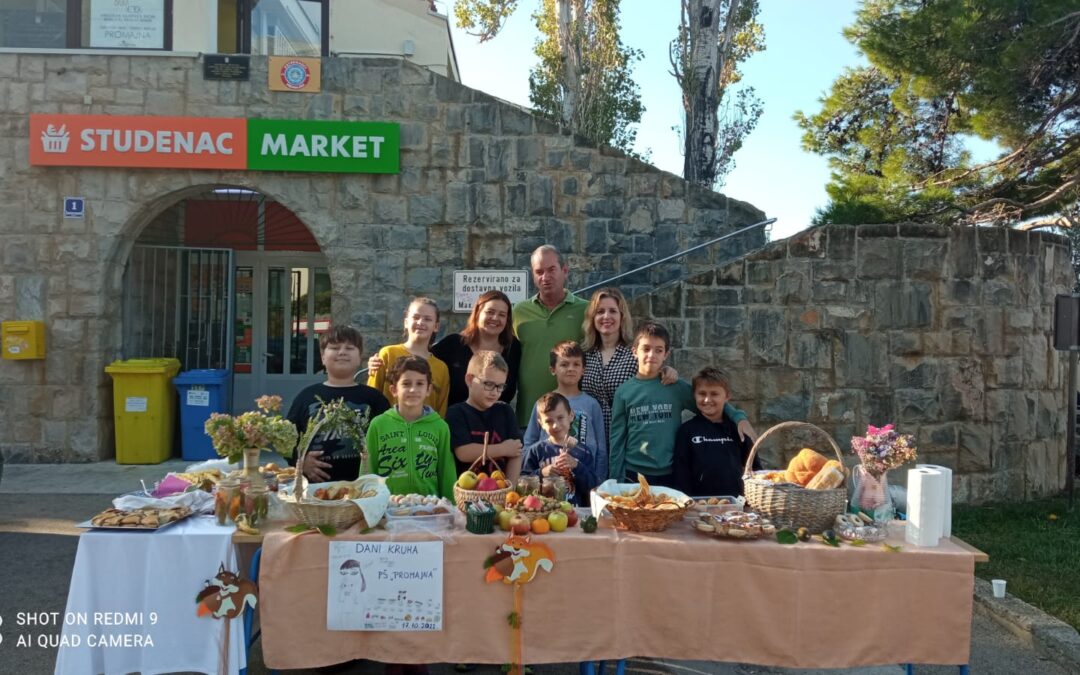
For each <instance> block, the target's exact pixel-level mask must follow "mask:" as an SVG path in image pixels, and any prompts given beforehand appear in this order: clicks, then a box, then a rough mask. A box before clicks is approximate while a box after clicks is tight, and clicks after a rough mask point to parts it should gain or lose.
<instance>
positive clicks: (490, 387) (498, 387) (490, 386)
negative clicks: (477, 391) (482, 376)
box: [480, 380, 506, 393]
mask: <svg viewBox="0 0 1080 675" xmlns="http://www.w3.org/2000/svg"><path fill="white" fill-rule="evenodd" d="M480 384H482V385H484V391H497V392H499V393H502V391H503V390H504V389H506V383H505V382H504V383H503V384H499V383H497V382H492V381H491V380H480Z"/></svg>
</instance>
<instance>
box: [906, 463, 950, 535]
mask: <svg viewBox="0 0 1080 675" xmlns="http://www.w3.org/2000/svg"><path fill="white" fill-rule="evenodd" d="M944 482H945V474H943V473H941V472H940V471H938V470H937V469H920V468H915V469H909V470H908V519H907V529H906V533H905V538H906V539H907V542H908V543H909V544H914V545H915V546H937V545H938V541H939V540H940V539H941V525H942V523H943V522H944V517H943V515H944V514H943V512H944V504H943V503H942V501H943V497H944V494H945V490H944V486H943V483H944Z"/></svg>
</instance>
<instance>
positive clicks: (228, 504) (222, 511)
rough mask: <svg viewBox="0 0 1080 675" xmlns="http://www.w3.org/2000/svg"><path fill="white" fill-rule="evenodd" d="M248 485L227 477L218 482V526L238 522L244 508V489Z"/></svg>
mask: <svg viewBox="0 0 1080 675" xmlns="http://www.w3.org/2000/svg"><path fill="white" fill-rule="evenodd" d="M248 485H250V483H249V482H248V481H246V480H244V479H243V478H239V477H236V476H226V477H225V478H222V479H221V481H219V482H218V485H217V491H216V492H215V493H214V516H215V517H216V518H217V523H218V525H226V524H228V523H232V522H235V521H236V517H237V516H238V515H240V513H241V511H242V509H243V507H244V488H246V487H247V486H248Z"/></svg>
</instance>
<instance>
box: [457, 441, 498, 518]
mask: <svg viewBox="0 0 1080 675" xmlns="http://www.w3.org/2000/svg"><path fill="white" fill-rule="evenodd" d="M488 439H489V434H487V433H484V449H483V451H481V453H480V456H479V457H477V458H476V461H474V462H473V463H472V465H470V466H469V469H468V470H467V471H465V472H463V473H462V474H461V475H460V476H458V479H457V482H456V483H454V502H455V503H456V504H457V507H458V508H459V509H461V511H462V512H464V511H465V507H467V506H468V505H469V504H471V503H472V502H475V501H485V502H487V503H489V504H491V505H492V506H502V505H503V503H504V502H505V501H506V495H507V493H509V492H510V481H508V480H507V479H506V476H505V475H504V474H503V471H502V468H501V467H500V466H499V465H498V463H496V462H495V460H493V459H490V458H489V457H488V456H487V447H488Z"/></svg>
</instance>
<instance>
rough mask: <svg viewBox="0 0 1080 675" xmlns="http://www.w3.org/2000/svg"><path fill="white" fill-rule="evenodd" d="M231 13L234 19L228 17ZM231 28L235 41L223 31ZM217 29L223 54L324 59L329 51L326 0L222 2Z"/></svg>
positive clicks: (236, 0) (227, 0) (328, 18)
mask: <svg viewBox="0 0 1080 675" xmlns="http://www.w3.org/2000/svg"><path fill="white" fill-rule="evenodd" d="M233 7H235V10H233ZM233 11H234V12H235V13H233V14H232V16H233V17H235V20H233V19H232V17H230V16H228V15H229V14H230V13H231V12H233ZM232 25H235V27H236V32H235V36H236V37H235V39H230V36H229V35H228V34H227V29H226V28H225V27H226V26H232ZM218 26H219V31H218V48H219V49H220V51H222V52H225V53H227V52H236V51H238V52H243V53H247V54H259V55H263V56H325V55H327V54H329V52H330V13H329V7H328V1H327V0H222V1H221V2H220V3H219V5H218Z"/></svg>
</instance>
